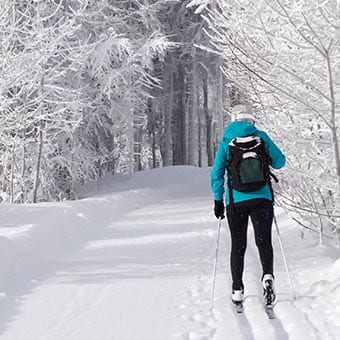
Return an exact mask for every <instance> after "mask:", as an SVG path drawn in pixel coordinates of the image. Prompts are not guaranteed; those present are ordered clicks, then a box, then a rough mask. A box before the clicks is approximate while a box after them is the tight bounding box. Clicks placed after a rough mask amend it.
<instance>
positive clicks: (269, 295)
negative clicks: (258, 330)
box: [262, 274, 276, 308]
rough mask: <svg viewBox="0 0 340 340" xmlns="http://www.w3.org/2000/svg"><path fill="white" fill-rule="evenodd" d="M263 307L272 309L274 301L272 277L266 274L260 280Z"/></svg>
mask: <svg viewBox="0 0 340 340" xmlns="http://www.w3.org/2000/svg"><path fill="white" fill-rule="evenodd" d="M262 285H263V298H264V305H265V306H266V307H269V308H273V306H274V304H275V300H276V295H275V290H274V277H273V275H271V274H266V275H264V276H263V279H262Z"/></svg>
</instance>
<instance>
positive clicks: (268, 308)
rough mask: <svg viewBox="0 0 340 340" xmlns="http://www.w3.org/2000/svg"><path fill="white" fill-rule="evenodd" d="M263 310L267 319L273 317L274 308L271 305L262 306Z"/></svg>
mask: <svg viewBox="0 0 340 340" xmlns="http://www.w3.org/2000/svg"><path fill="white" fill-rule="evenodd" d="M264 310H265V312H266V314H267V316H268V318H269V319H275V314H274V308H273V306H266V305H265V306H264Z"/></svg>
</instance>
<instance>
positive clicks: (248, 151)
mask: <svg viewBox="0 0 340 340" xmlns="http://www.w3.org/2000/svg"><path fill="white" fill-rule="evenodd" d="M227 168H228V175H229V179H230V180H229V183H230V184H231V187H232V188H234V189H236V190H238V191H242V192H249V191H254V190H257V189H260V188H261V187H263V186H264V185H265V184H267V183H269V182H270V171H269V161H268V156H267V153H266V151H265V147H264V141H263V139H262V138H260V137H257V136H248V137H237V138H234V139H232V140H231V142H230V143H229V161H228V164H227Z"/></svg>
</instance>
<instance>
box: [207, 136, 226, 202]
mask: <svg viewBox="0 0 340 340" xmlns="http://www.w3.org/2000/svg"><path fill="white" fill-rule="evenodd" d="M227 162H228V150H226V147H225V144H224V143H223V141H221V142H220V144H219V146H218V149H217V153H216V157H215V161H214V165H213V167H212V170H211V174H210V183H211V189H212V191H213V193H214V199H215V200H216V201H221V200H223V195H224V175H225V171H226V167H227Z"/></svg>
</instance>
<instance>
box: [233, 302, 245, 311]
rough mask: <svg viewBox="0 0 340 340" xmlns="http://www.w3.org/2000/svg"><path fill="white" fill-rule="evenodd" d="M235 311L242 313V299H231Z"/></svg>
mask: <svg viewBox="0 0 340 340" xmlns="http://www.w3.org/2000/svg"><path fill="white" fill-rule="evenodd" d="M232 303H233V306H234V309H235V311H236V313H243V302H242V301H239V302H238V301H237V302H235V301H232Z"/></svg>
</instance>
